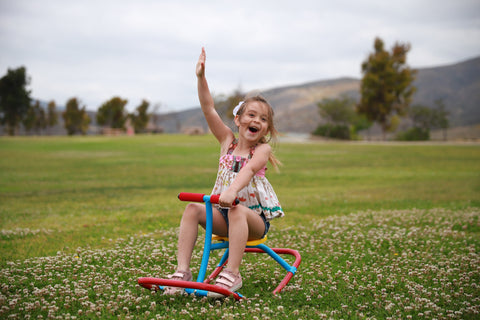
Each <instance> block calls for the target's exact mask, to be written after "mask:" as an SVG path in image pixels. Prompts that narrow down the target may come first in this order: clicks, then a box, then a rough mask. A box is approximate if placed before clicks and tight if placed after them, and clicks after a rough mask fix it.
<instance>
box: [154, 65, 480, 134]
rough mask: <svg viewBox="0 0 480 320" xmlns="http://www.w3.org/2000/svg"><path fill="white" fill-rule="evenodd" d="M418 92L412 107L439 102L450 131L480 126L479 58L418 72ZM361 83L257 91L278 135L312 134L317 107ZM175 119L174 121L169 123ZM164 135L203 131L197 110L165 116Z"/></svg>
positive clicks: (311, 84)
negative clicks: (266, 104) (271, 112)
mask: <svg viewBox="0 0 480 320" xmlns="http://www.w3.org/2000/svg"><path fill="white" fill-rule="evenodd" d="M417 70H418V73H417V77H416V80H415V82H414V85H415V86H416V87H417V92H416V93H415V95H414V97H413V102H412V104H422V105H425V106H430V107H433V106H434V105H435V104H434V102H435V101H436V100H437V99H442V100H443V102H444V104H445V106H446V108H447V110H448V111H449V112H450V124H451V127H459V126H465V125H473V124H478V123H480V57H478V58H474V59H471V60H467V61H464V62H461V63H457V64H453V65H448V66H441V67H434V68H423V69H417ZM359 88H360V79H354V78H340V79H333V80H322V81H315V82H309V83H305V84H299V85H292V86H285V87H280V88H273V89H268V90H264V91H260V94H262V95H263V96H265V97H266V98H267V99H268V101H269V102H270V103H271V104H272V106H273V107H274V109H275V120H276V125H277V128H278V130H279V131H280V132H299V133H309V132H312V131H313V130H314V129H315V128H316V127H317V126H318V124H319V122H320V121H321V119H320V116H319V114H318V108H317V106H316V104H317V103H318V102H320V101H322V100H323V99H325V98H335V97H338V96H340V95H341V94H347V95H349V96H351V97H353V98H355V99H358V98H359V96H360V94H359ZM172 119H175V121H172ZM159 124H160V125H161V126H162V127H164V128H165V131H166V132H176V131H179V130H181V128H185V127H189V126H190V127H200V128H204V129H206V123H205V121H204V119H203V115H202V114H201V110H200V108H194V109H190V110H187V111H182V112H175V113H171V114H168V115H164V116H162V117H161V119H160V123H159Z"/></svg>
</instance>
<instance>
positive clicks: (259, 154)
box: [219, 143, 272, 207]
mask: <svg viewBox="0 0 480 320" xmlns="http://www.w3.org/2000/svg"><path fill="white" fill-rule="evenodd" d="M271 152H272V148H271V147H270V145H269V144H267V143H264V144H261V145H259V146H257V148H256V149H255V153H254V154H253V157H252V159H250V161H248V163H247V164H246V165H245V167H243V168H242V169H241V170H240V172H239V173H238V174H237V176H236V178H235V180H233V182H232V184H231V185H230V186H229V187H228V189H227V190H225V191H224V192H222V194H221V195H220V199H219V203H220V205H221V206H225V207H230V206H231V204H232V203H233V202H234V201H235V198H236V197H237V194H238V192H239V191H240V190H242V189H243V188H245V187H246V186H247V185H248V183H249V182H250V180H252V178H253V176H254V175H255V174H256V173H257V172H258V171H260V170H261V169H263V168H265V166H266V165H267V162H268V159H269V157H270V153H271Z"/></svg>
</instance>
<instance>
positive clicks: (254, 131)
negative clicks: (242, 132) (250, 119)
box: [248, 127, 258, 133]
mask: <svg viewBox="0 0 480 320" xmlns="http://www.w3.org/2000/svg"><path fill="white" fill-rule="evenodd" d="M248 130H250V132H252V133H256V132H258V128H255V127H248Z"/></svg>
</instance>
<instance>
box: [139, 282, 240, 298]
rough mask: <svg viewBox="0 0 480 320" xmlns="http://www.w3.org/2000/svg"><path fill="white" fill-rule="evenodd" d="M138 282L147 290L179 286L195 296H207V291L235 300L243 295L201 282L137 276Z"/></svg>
mask: <svg viewBox="0 0 480 320" xmlns="http://www.w3.org/2000/svg"><path fill="white" fill-rule="evenodd" d="M138 284H139V285H141V286H142V287H144V288H147V289H149V290H157V288H160V289H163V287H180V288H185V291H186V292H187V293H189V294H192V293H193V294H195V295H197V296H208V292H216V293H220V294H222V295H224V296H225V297H233V298H235V300H240V299H243V296H242V295H240V294H239V293H237V292H231V291H228V290H227V289H225V288H222V287H218V286H215V285H212V284H207V283H202V282H192V281H182V280H171V279H161V278H150V277H145V278H139V279H138Z"/></svg>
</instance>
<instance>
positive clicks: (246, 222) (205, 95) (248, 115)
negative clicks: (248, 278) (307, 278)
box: [165, 48, 284, 297]
mask: <svg viewBox="0 0 480 320" xmlns="http://www.w3.org/2000/svg"><path fill="white" fill-rule="evenodd" d="M205 58H206V55H205V49H204V48H202V52H201V54H200V57H199V59H198V62H197V66H196V74H197V86H198V97H199V100H200V105H201V107H202V111H203V114H204V115H205V118H206V120H207V123H208V126H209V127H210V130H211V131H212V133H213V134H214V136H215V137H216V138H217V140H218V141H219V142H220V146H221V151H220V155H221V156H220V161H219V169H218V174H217V180H216V182H215V186H214V188H213V190H212V194H220V199H219V204H218V205H216V206H215V207H214V209H213V222H212V226H213V233H214V234H217V235H219V236H225V237H226V236H228V237H229V259H228V263H227V266H226V268H225V269H224V270H223V271H222V272H221V273H220V274H219V275H218V277H217V279H216V282H215V284H216V285H218V286H222V287H224V288H226V289H228V290H230V291H236V290H238V289H239V288H241V286H242V277H241V275H240V263H241V261H242V257H243V253H244V250H245V247H246V243H247V240H254V239H261V238H263V237H264V236H265V235H266V234H267V232H268V229H269V227H270V222H269V221H270V220H272V219H273V218H277V217H282V216H283V215H284V213H283V211H282V208H281V206H280V203H279V202H278V199H277V196H276V194H275V192H274V191H273V188H272V186H271V185H270V183H269V182H268V180H267V179H266V178H265V170H266V165H267V162H268V161H269V160H270V162H271V163H272V164H273V166H274V167H275V168H277V166H278V165H279V164H280V163H279V161H278V160H277V159H276V158H275V157H274V156H273V154H272V150H271V147H270V145H269V144H268V141H269V140H270V139H271V138H275V137H276V134H277V131H276V130H275V127H274V125H273V110H272V107H271V106H270V105H269V104H268V103H267V101H266V100H265V99H264V98H262V97H259V96H256V97H251V98H248V99H246V100H245V101H243V102H241V103H240V104H239V105H238V106H237V107H236V108H235V109H234V115H235V119H234V122H235V124H236V126H238V139H236V138H235V135H234V133H233V132H232V130H231V129H230V128H228V127H227V126H226V125H225V124H224V123H223V121H222V120H221V118H220V116H219V115H218V113H217V111H216V110H215V107H214V102H213V98H212V96H211V95H210V91H209V88H208V84H207V80H206V78H205ZM267 137H269V138H267ZM235 198H239V200H240V203H239V204H238V205H236V206H232V203H233V202H234V201H235ZM205 215H206V213H205V205H203V204H199V203H190V204H188V205H187V207H186V208H185V211H184V213H183V217H182V220H181V222H180V232H179V238H178V256H177V271H176V272H175V273H174V274H172V275H170V276H169V277H170V279H175V280H185V281H190V280H192V274H191V272H190V259H191V256H192V252H193V248H194V245H195V242H196V239H197V234H198V225H201V226H202V227H203V228H205V223H206V217H205ZM182 292H183V289H182V288H176V287H167V288H166V289H165V294H176V293H182ZM209 296H212V297H223V295H221V294H218V293H213V292H210V293H209Z"/></svg>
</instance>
